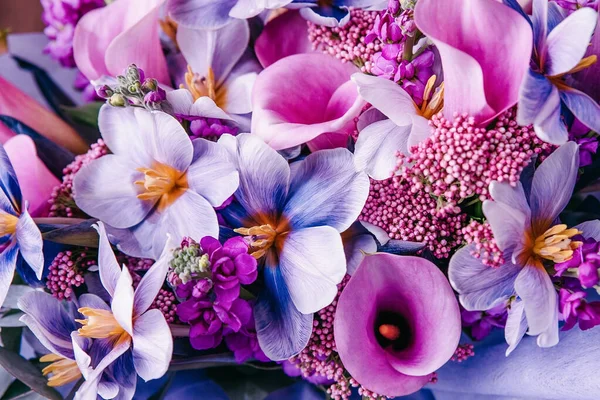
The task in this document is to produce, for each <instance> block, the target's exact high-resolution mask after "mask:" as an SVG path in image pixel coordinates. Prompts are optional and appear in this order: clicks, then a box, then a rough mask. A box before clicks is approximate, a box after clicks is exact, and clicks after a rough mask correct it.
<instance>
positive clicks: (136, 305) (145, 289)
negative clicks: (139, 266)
mask: <svg viewBox="0 0 600 400" xmlns="http://www.w3.org/2000/svg"><path fill="white" fill-rule="evenodd" d="M176 247H177V246H175V245H174V244H173V243H172V242H171V241H170V240H168V241H167V243H166V245H165V248H164V250H163V253H162V254H161V256H160V258H159V259H158V260H156V262H155V263H154V264H153V265H152V266H151V267H150V269H149V270H148V271H147V272H146V273H145V274H144V277H143V278H142V280H141V281H140V283H139V284H138V287H137V288H136V289H135V295H134V299H133V314H134V316H139V315H141V314H143V313H144V312H146V310H148V308H150V306H151V305H152V303H153V302H154V299H155V298H156V296H157V295H158V292H159V291H160V289H161V288H162V286H163V285H164V283H165V278H166V277H167V271H168V270H169V261H170V260H171V258H172V253H171V251H172V250H173V249H174V248H176ZM134 341H135V340H134Z"/></svg>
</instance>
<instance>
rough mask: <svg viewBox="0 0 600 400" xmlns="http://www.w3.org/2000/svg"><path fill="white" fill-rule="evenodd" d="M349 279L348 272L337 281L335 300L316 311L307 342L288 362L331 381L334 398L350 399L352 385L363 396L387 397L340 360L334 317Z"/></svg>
mask: <svg viewBox="0 0 600 400" xmlns="http://www.w3.org/2000/svg"><path fill="white" fill-rule="evenodd" d="M349 280H350V275H346V276H345V277H344V279H343V280H342V282H341V283H340V284H339V285H338V294H337V296H336V298H335V299H334V300H333V302H332V303H331V304H330V305H329V306H327V307H325V308H323V309H322V310H320V311H319V312H318V313H316V314H315V319H314V321H313V333H312V336H311V337H310V340H309V342H308V345H307V346H306V347H305V348H304V350H302V351H301V352H300V354H298V355H297V356H294V357H292V358H290V359H289V362H290V363H292V364H293V365H295V366H296V367H297V368H299V369H300V371H301V373H302V376H303V377H304V378H306V379H309V380H311V381H312V380H315V381H319V382H320V383H323V382H324V383H325V384H329V383H331V382H333V383H331V385H330V386H329V387H328V388H327V393H328V394H329V396H330V397H331V398H332V399H334V400H347V399H349V398H350V396H351V394H352V388H358V393H359V394H360V395H361V396H362V398H363V399H373V400H376V399H385V398H387V397H386V396H381V395H379V394H377V393H373V392H371V391H369V390H368V389H366V388H364V387H362V386H361V385H360V383H358V382H357V381H356V380H355V379H354V378H352V377H351V376H350V375H349V374H348V372H347V371H346V369H345V368H344V365H343V364H342V361H341V360H340V358H339V356H338V353H337V350H336V347H335V339H334V336H333V319H334V317H335V310H336V308H337V302H338V299H339V297H340V294H341V293H342V291H343V290H344V287H345V286H346V284H347V283H348V281H349Z"/></svg>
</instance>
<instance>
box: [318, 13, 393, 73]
mask: <svg viewBox="0 0 600 400" xmlns="http://www.w3.org/2000/svg"><path fill="white" fill-rule="evenodd" d="M377 18H379V15H378V13H377V12H374V11H365V10H359V9H350V21H349V22H348V23H347V24H345V25H344V26H338V27H333V28H328V27H326V26H322V25H316V24H314V23H312V22H308V38H309V40H310V42H311V43H312V45H313V48H314V49H316V50H321V51H323V52H324V53H325V54H329V55H331V56H333V57H335V58H337V59H338V60H340V61H342V62H351V63H353V64H355V65H357V66H358V67H360V69H361V71H363V72H367V73H371V72H372V71H371V69H372V65H371V59H372V58H373V56H374V55H375V54H376V53H378V52H380V51H381V41H380V40H376V39H371V40H370V39H369V36H368V34H369V32H371V30H372V29H373V26H374V24H375V23H376V20H377Z"/></svg>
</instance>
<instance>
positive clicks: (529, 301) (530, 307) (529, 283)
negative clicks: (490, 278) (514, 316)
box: [515, 264, 558, 344]
mask: <svg viewBox="0 0 600 400" xmlns="http://www.w3.org/2000/svg"><path fill="white" fill-rule="evenodd" d="M515 290H516V292H517V294H518V295H519V297H520V298H521V299H522V300H523V306H524V307H525V316H526V317H527V324H528V325H529V331H528V332H527V333H528V334H529V335H532V336H537V335H539V334H540V333H543V332H545V331H546V330H548V328H550V327H551V325H552V324H553V323H556V322H558V321H557V320H554V318H553V316H554V312H555V309H558V304H557V295H556V290H555V289H554V285H553V284H552V280H551V279H550V276H549V275H548V273H547V272H546V271H545V270H544V268H543V267H542V266H541V264H539V265H534V264H529V265H526V266H525V268H523V269H522V270H521V272H519V275H518V276H517V279H516V280H515ZM556 330H557V331H558V323H556ZM555 344H556V343H555Z"/></svg>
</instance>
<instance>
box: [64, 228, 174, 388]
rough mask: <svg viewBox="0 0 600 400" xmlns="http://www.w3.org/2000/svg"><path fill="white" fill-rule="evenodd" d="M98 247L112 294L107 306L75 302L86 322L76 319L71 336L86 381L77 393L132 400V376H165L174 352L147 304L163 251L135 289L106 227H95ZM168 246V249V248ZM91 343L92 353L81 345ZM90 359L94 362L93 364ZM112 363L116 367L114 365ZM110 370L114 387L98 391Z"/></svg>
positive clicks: (85, 299) (85, 298)
mask: <svg viewBox="0 0 600 400" xmlns="http://www.w3.org/2000/svg"><path fill="white" fill-rule="evenodd" d="M97 229H98V233H99V235H100V243H99V246H98V266H99V273H100V280H101V281H102V285H103V286H104V289H106V291H107V292H108V294H109V295H110V299H111V301H110V305H107V304H106V303H105V302H104V300H102V299H101V298H100V297H98V296H96V295H93V294H85V295H82V296H81V297H80V298H79V303H80V304H79V305H80V308H79V309H78V311H79V313H81V314H82V315H83V316H84V317H85V319H78V320H76V321H77V322H78V323H80V324H81V328H79V330H78V331H77V332H76V333H75V332H74V333H73V335H72V338H73V344H74V350H75V360H76V361H77V364H78V365H79V368H80V370H81V371H82V373H83V377H84V378H85V382H84V383H83V385H81V387H80V388H79V390H78V397H77V398H79V399H88V398H90V399H95V398H96V393H98V391H99V390H106V391H109V392H110V396H103V397H106V398H113V397H115V396H116V395H117V394H119V393H122V395H123V397H124V398H128V399H131V398H132V397H133V393H134V392H135V385H136V381H137V377H136V375H139V376H140V377H141V378H142V379H144V380H146V381H148V380H151V379H157V378H160V377H161V376H163V375H164V373H165V372H166V371H167V369H168V367H169V363H170V361H171V356H172V352H173V338H172V336H171V331H170V329H169V325H168V324H167V322H166V321H165V317H164V316H163V314H162V313H161V312H160V310H156V309H152V310H150V309H149V308H150V306H151V305H152V302H153V301H154V299H155V298H156V295H157V294H158V292H159V290H160V289H161V287H162V285H163V284H164V282H165V277H166V274H167V270H168V258H169V257H167V255H170V254H169V252H168V251H166V249H167V247H165V252H164V253H163V257H161V258H160V259H159V260H158V261H157V262H156V263H154V265H153V266H152V267H151V268H150V269H149V270H148V272H146V274H145V275H144V277H143V278H142V279H141V281H140V283H139V285H138V287H137V289H136V290H135V291H134V289H133V280H132V278H131V274H130V273H129V270H128V269H127V267H123V268H121V267H119V264H118V263H117V259H116V258H115V254H114V253H113V251H112V249H111V247H110V243H109V241H108V237H107V235H106V232H105V228H104V225H103V224H102V223H101V222H99V223H98V228H97ZM167 246H168V245H167ZM88 339H93V340H94V343H95V346H93V347H92V348H91V350H92V349H93V350H94V351H91V350H90V351H88V352H86V350H85V347H83V346H82V343H83V342H84V341H86V340H88ZM94 360H99V361H98V362H94V363H92V361H94ZM113 363H114V364H113ZM111 366H112V369H113V370H112V375H113V376H115V375H116V376H118V377H120V378H121V379H119V382H118V384H113V385H107V386H110V387H104V388H103V387H102V386H100V385H102V381H101V378H102V375H103V373H104V371H105V369H106V368H108V367H111Z"/></svg>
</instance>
